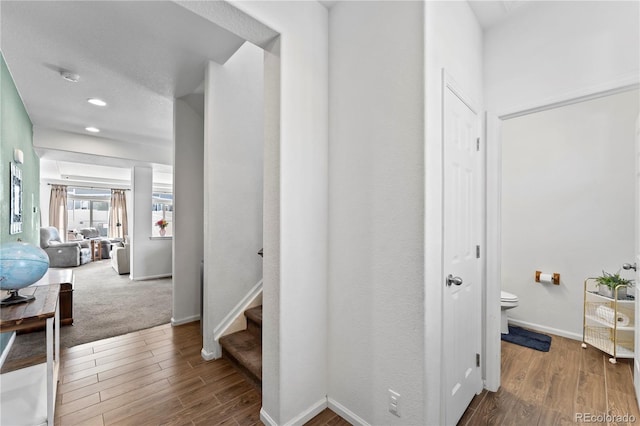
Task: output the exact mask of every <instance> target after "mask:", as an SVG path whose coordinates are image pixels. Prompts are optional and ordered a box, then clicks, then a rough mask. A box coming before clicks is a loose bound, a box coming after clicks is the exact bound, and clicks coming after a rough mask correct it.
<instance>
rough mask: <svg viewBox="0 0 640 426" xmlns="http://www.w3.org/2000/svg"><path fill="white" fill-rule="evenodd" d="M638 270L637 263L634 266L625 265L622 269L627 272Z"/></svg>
mask: <svg viewBox="0 0 640 426" xmlns="http://www.w3.org/2000/svg"><path fill="white" fill-rule="evenodd" d="M636 268H637V266H636V264H635V263H634V264H633V265H632V264H630V263H625V264H624V265H622V269H626V270H629V269H633V270H634V271H636V270H637V269H636Z"/></svg>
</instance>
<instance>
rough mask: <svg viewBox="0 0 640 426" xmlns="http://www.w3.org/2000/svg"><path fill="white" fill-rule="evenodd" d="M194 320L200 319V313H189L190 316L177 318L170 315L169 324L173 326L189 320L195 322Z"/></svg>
mask: <svg viewBox="0 0 640 426" xmlns="http://www.w3.org/2000/svg"><path fill="white" fill-rule="evenodd" d="M195 321H200V315H191V316H190V317H186V318H182V319H179V320H177V319H175V318H173V317H172V318H171V325H172V326H174V327H175V326H176V325H183V324H188V323H190V322H195Z"/></svg>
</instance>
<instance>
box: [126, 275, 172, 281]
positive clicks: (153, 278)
mask: <svg viewBox="0 0 640 426" xmlns="http://www.w3.org/2000/svg"><path fill="white" fill-rule="evenodd" d="M172 276H173V274H160V275H147V276H144V277H137V278H133V277H131V276H129V278H131V281H147V280H157V279H160V278H171V277H172Z"/></svg>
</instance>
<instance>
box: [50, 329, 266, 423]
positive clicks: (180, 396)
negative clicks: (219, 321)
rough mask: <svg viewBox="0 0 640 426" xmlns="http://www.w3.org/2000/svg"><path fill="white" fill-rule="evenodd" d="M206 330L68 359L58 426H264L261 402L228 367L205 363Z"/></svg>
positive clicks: (76, 352) (92, 348)
mask: <svg viewBox="0 0 640 426" xmlns="http://www.w3.org/2000/svg"><path fill="white" fill-rule="evenodd" d="M199 327H200V326H199V323H191V324H186V325H183V326H179V327H171V326H170V325H168V324H167V325H163V326H159V327H154V328H150V329H148V330H142V331H138V332H135V333H131V334H127V335H124V336H118V337H114V338H111V339H105V340H101V341H98V342H92V343H88V344H85V345H80V346H76V347H73V348H70V349H66V350H64V351H63V352H62V355H61V362H62V368H61V373H60V384H59V386H58V398H57V405H56V425H61V426H66V425H83V426H84V425H114V424H117V425H155V424H166V425H212V424H216V425H258V424H262V423H261V422H260V407H261V398H262V397H261V395H260V392H258V391H257V390H256V389H255V387H254V386H253V385H252V384H251V383H249V382H247V381H246V380H245V378H244V377H243V376H242V375H241V374H239V373H238V372H237V371H236V370H235V369H234V368H233V366H231V364H229V362H228V361H226V360H223V359H220V360H216V361H209V362H205V361H204V360H203V359H202V357H201V356H200V350H201V348H202V340H201V337H200V328H199Z"/></svg>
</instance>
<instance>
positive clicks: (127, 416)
mask: <svg viewBox="0 0 640 426" xmlns="http://www.w3.org/2000/svg"><path fill="white" fill-rule="evenodd" d="M201 347H202V344H201V337H200V329H199V323H197V322H196V323H191V324H186V325H183V326H179V327H171V326H170V325H168V324H167V325H163V326H159V327H154V328H151V329H148V330H142V331H138V332H135V333H131V334H127V335H124V336H119V337H114V338H110V339H105V340H101V341H98V342H93V343H88V344H85V345H81V346H76V347H73V348H70V349H66V350H63V351H62V357H61V363H62V369H61V374H60V384H59V387H58V398H57V406H56V425H61V426H66V425H88V426H93V425H103V426H104V425H158V424H166V425H231V426H239V425H243V426H244V425H247V426H248V425H261V424H262V423H261V422H260V407H261V394H260V392H259V391H258V390H257V389H256V388H255V387H254V386H253V385H252V384H251V383H250V382H248V381H247V380H246V379H245V377H244V376H243V375H242V374H240V373H238V372H237V370H235V368H234V367H233V366H232V365H231V364H230V363H229V362H228V361H226V360H224V359H220V360H216V361H208V362H206V361H204V360H203V359H202V358H201V356H200V349H201ZM631 367H632V364H631V362H630V361H627V360H619V362H618V364H616V365H613V364H611V363H609V362H608V356H607V355H606V354H603V353H602V352H600V351H598V350H597V349H595V348H592V347H589V348H587V349H582V348H581V347H580V342H577V341H573V340H569V339H565V338H562V337H558V336H553V342H552V344H551V350H550V351H549V352H547V353H545V352H539V351H535V350H531V349H528V348H524V347H521V346H517V345H513V344H510V343H506V342H502V387H501V388H500V390H499V391H498V392H496V393H491V392H486V391H484V392H483V393H482V394H480V395H478V396H476V398H474V400H473V401H472V403H471V405H470V406H469V408H468V409H467V411H466V412H465V414H464V416H463V418H462V419H461V421H460V422H459V425H462V426H475V425H510V424H514V425H541V426H550V425H564V424H573V423H576V414H578V413H590V414H592V415H602V414H610V415H614V416H615V415H625V414H630V415H633V416H635V418H636V422H638V421H640V412H639V410H638V408H637V404H636V400H635V396H634V392H633V379H632V368H631ZM614 420H615V419H614ZM308 424H309V425H312V426H329V425H332V426H336V425H337V426H346V425H348V423H347V422H346V421H345V420H344V419H342V418H341V417H339V416H338V415H337V414H335V413H334V412H332V411H330V410H328V409H327V410H324V411H323V412H322V413H320V414H319V415H318V416H316V417H315V418H314V419H312V420H311V421H310V422H309V423H308ZM598 424H607V423H598ZM609 424H612V425H613V424H616V425H618V424H621V425H622V424H627V423H625V422H611V423H609ZM629 424H630V423H629Z"/></svg>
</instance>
